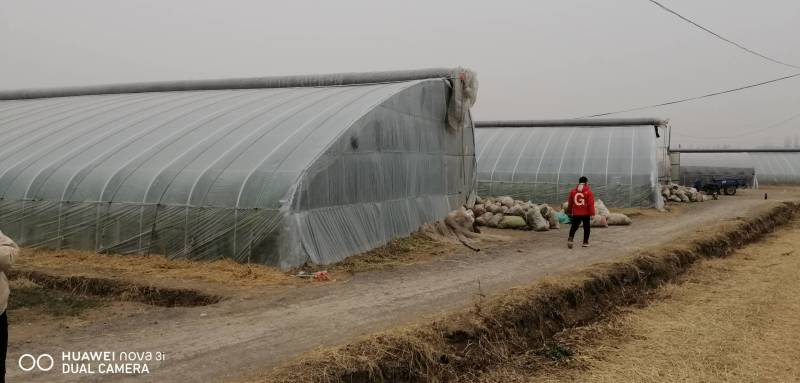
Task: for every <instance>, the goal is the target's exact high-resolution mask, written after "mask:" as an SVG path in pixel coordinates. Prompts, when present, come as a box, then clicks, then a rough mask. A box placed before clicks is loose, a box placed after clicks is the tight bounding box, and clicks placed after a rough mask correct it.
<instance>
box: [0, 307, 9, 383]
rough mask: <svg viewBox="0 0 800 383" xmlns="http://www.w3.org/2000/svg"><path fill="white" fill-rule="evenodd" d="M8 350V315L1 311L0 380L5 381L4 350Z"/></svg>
mask: <svg viewBox="0 0 800 383" xmlns="http://www.w3.org/2000/svg"><path fill="white" fill-rule="evenodd" d="M7 350H8V315H6V312H5V311H3V315H0V357H2V361H3V364H2V366H3V369H2V370H0V382H5V381H6V351H7Z"/></svg>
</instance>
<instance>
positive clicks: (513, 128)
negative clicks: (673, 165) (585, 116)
mask: <svg viewBox="0 0 800 383" xmlns="http://www.w3.org/2000/svg"><path fill="white" fill-rule="evenodd" d="M665 125H666V122H665V121H662V120H658V119H589V120H553V121H485V122H476V124H475V128H476V129H475V145H476V155H477V157H478V195H481V196H503V195H509V196H512V197H514V198H515V199H521V200H531V201H534V202H536V203H561V202H563V201H565V200H566V199H567V195H568V193H569V190H570V189H571V188H573V187H574V186H575V184H576V183H577V181H578V178H579V177H580V176H586V177H588V178H589V183H590V184H591V185H592V190H593V191H594V193H595V195H596V196H597V198H600V199H602V200H603V201H604V202H606V204H607V205H609V206H612V207H655V206H659V205H660V204H661V203H662V201H661V196H660V193H659V191H658V190H659V188H658V179H659V176H660V175H661V174H660V173H666V170H664V171H660V170H659V169H660V168H659V165H658V164H659V161H658V159H657V156H658V154H659V153H666V152H665V151H664V150H659V147H662V146H663V147H665V146H666V145H665V141H664V139H663V137H664V135H663V134H660V133H659V132H660V130H661V129H663V127H664V126H665ZM662 162H663V161H662ZM662 167H663V166H662Z"/></svg>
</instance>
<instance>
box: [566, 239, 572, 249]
mask: <svg viewBox="0 0 800 383" xmlns="http://www.w3.org/2000/svg"><path fill="white" fill-rule="evenodd" d="M567 248H568V249H571V248H572V240H571V239H569V240H567Z"/></svg>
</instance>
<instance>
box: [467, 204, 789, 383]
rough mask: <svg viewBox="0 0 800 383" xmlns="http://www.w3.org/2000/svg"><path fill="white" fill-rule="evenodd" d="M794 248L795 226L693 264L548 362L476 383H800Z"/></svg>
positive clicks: (567, 343)
mask: <svg viewBox="0 0 800 383" xmlns="http://www.w3.org/2000/svg"><path fill="white" fill-rule="evenodd" d="M798 243H800V220H795V221H793V222H792V223H791V225H790V226H788V227H786V228H784V229H780V230H779V231H777V232H775V233H773V234H771V235H769V236H768V237H767V238H765V240H763V241H761V242H758V243H756V244H752V245H749V246H746V247H745V248H743V249H741V250H739V251H737V252H735V253H734V254H733V255H731V256H730V257H728V258H721V259H711V260H706V261H703V262H701V263H699V264H697V265H694V266H693V267H692V269H691V270H690V271H689V272H688V273H687V274H685V275H683V276H682V277H681V278H680V279H679V280H678V281H676V283H670V284H667V285H665V286H663V287H661V288H660V289H658V290H657V291H656V292H654V294H653V296H652V297H651V299H650V300H649V302H650V304H648V305H646V306H644V307H633V308H624V309H622V310H621V311H620V312H618V313H617V314H616V315H613V316H611V317H610V318H608V319H606V320H603V321H601V322H598V323H595V324H592V325H590V326H586V327H580V328H574V329H569V330H566V331H564V332H563V333H561V334H558V335H557V336H556V337H555V339H556V343H554V344H553V345H552V346H551V347H550V348H549V349H548V350H547V352H546V353H545V354H546V356H545V357H543V356H542V353H541V352H539V353H531V354H529V355H519V356H518V357H517V358H515V360H514V362H513V363H511V364H512V365H509V366H504V367H502V368H499V369H497V370H494V371H491V372H488V373H486V374H484V375H482V376H481V377H480V378H479V380H478V381H481V382H486V383H488V382H511V383H514V382H526V383H545V382H547V383H556V382H588V383H611V382H643V383H648V382H706V383H717V382H797V381H800V364H798V355H800V332H798V328H800V315H798V313H800V279H798V278H797V271H798V270H800V248H798V246H797V244H798ZM543 359H544V360H543ZM547 359H550V360H547ZM530 366H537V367H530Z"/></svg>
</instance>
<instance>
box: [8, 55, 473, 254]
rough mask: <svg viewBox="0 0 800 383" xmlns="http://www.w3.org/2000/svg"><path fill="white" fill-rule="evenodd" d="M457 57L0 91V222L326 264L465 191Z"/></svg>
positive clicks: (27, 238) (105, 240)
mask: <svg viewBox="0 0 800 383" xmlns="http://www.w3.org/2000/svg"><path fill="white" fill-rule="evenodd" d="M476 89H477V80H476V79H475V77H474V74H473V73H472V72H470V71H468V70H464V69H460V68H459V69H435V70H421V71H403V72H381V73H366V74H337V75H320V76H297V77H267V78H255V79H234V80H208V81H190V82H167V83H144V84H124V85H111V86H97V87H82V88H65V89H45V90H32V91H28V90H23V91H10V92H2V93H0V100H2V101H0V129H2V131H3V132H4V143H3V146H2V148H0V198H2V200H1V201H0V228H2V230H3V231H4V232H6V233H7V234H8V235H10V236H12V237H13V238H14V239H16V240H17V241H18V242H20V243H21V244H24V245H27V246H34V247H47V248H55V249H62V248H71V249H86V250H93V251H97V252H105V253H121V254H163V255H166V256H169V257H185V258H190V259H198V260H211V259H218V258H232V259H234V260H236V261H240V262H254V263H264V264H271V265H279V266H281V267H284V268H288V267H292V266H297V265H301V264H303V263H306V262H309V263H320V264H327V263H331V262H336V261H339V260H341V259H343V258H345V257H347V256H350V255H353V254H356V253H359V252H363V251H365V250H368V249H371V248H374V247H376V246H379V245H382V244H385V243H386V242H388V241H389V240H391V239H393V238H395V237H398V236H403V235H407V234H409V233H411V232H413V231H414V230H416V229H418V228H419V227H420V225H422V224H424V223H426V222H430V221H433V220H437V219H440V218H442V217H444V216H446V215H447V213H448V212H449V211H451V210H452V209H454V208H456V207H458V206H460V205H462V204H464V203H465V202H466V201H467V199H468V197H469V195H470V193H471V191H472V189H473V187H474V169H475V157H474V142H473V136H474V134H473V130H472V121H471V117H470V114H469V107H470V106H472V104H473V103H474V100H475V93H476Z"/></svg>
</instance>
